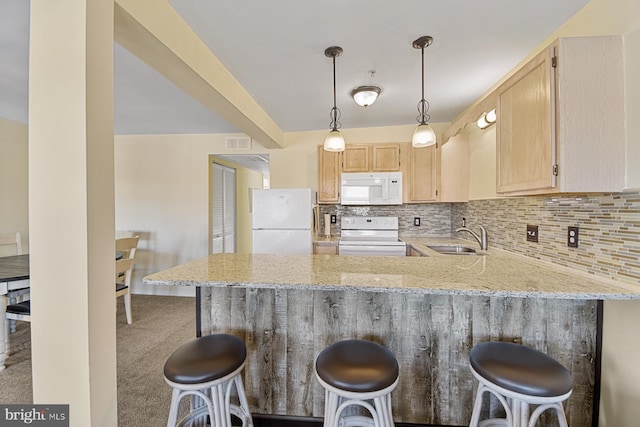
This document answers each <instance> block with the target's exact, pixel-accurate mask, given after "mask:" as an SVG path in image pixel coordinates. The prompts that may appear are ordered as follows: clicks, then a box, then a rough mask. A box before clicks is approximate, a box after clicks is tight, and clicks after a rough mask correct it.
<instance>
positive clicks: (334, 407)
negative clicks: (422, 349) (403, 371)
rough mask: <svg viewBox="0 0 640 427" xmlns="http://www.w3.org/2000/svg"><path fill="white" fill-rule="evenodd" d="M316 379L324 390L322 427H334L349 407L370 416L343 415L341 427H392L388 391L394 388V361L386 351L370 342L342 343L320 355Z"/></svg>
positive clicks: (396, 371)
mask: <svg viewBox="0 0 640 427" xmlns="http://www.w3.org/2000/svg"><path fill="white" fill-rule="evenodd" d="M315 371H316V378H317V379H318V381H319V382H320V384H321V385H322V387H324V389H325V393H324V396H325V402H324V405H325V408H324V426H325V427H337V426H338V423H339V421H340V420H341V415H342V412H343V411H344V410H345V409H346V408H347V407H350V406H360V407H363V408H365V409H366V410H367V411H368V412H369V413H370V415H371V417H366V416H363V415H346V416H343V417H342V420H343V422H344V424H343V425H346V426H352V425H366V426H375V427H391V426H393V416H392V414H391V391H392V390H393V389H395V388H396V385H398V371H399V370H398V361H397V360H396V358H395V356H394V355H393V353H392V352H391V351H390V350H389V349H387V348H386V347H383V346H381V345H380V344H376V343H374V342H371V341H364V340H345V341H340V342H336V343H334V344H331V345H330V346H328V347H327V348H325V349H324V350H322V351H321V352H320V354H319V355H318V357H317V358H316V363H315Z"/></svg>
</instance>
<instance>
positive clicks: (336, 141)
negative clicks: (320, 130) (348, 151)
mask: <svg viewBox="0 0 640 427" xmlns="http://www.w3.org/2000/svg"><path fill="white" fill-rule="evenodd" d="M324 150H325V151H344V137H343V136H342V133H340V131H339V130H337V129H335V130H332V131H331V132H329V134H328V135H327V136H326V137H325V138H324Z"/></svg>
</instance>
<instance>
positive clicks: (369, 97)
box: [351, 86, 380, 108]
mask: <svg viewBox="0 0 640 427" xmlns="http://www.w3.org/2000/svg"><path fill="white" fill-rule="evenodd" d="M379 94H380V88H379V87H377V86H360V87H359V88H357V89H354V90H353V91H352V92H351V96H353V100H354V101H355V102H356V104H358V105H360V106H361V107H365V108H367V107H368V106H369V105H371V104H373V103H374V102H376V99H378V95H379Z"/></svg>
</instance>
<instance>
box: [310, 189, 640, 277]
mask: <svg viewBox="0 0 640 427" xmlns="http://www.w3.org/2000/svg"><path fill="white" fill-rule="evenodd" d="M320 213H321V216H320V221H321V224H320V225H321V227H320V229H322V226H323V225H324V224H323V215H322V214H324V213H329V214H335V215H337V220H338V221H337V223H336V224H332V225H331V234H332V235H333V236H338V235H339V234H340V218H341V217H343V216H359V215H361V216H397V217H398V218H399V223H400V235H401V236H412V237H415V236H449V235H451V234H452V233H455V232H454V230H455V229H456V228H457V227H459V226H461V225H462V218H465V219H466V224H467V227H469V228H471V229H474V230H477V226H478V225H482V226H484V227H485V228H486V229H487V234H488V236H489V248H491V247H495V248H499V249H503V250H506V251H509V252H514V253H518V254H521V255H525V256H528V257H532V258H537V259H541V260H545V261H549V262H552V263H555V264H559V265H563V266H566V267H571V268H574V269H578V270H581V271H584V272H587V273H590V274H593V275H596V276H600V277H606V278H610V279H614V280H618V281H621V282H625V283H629V284H633V285H640V192H639V191H638V190H633V191H627V192H622V193H613V194H587V195H585V194H581V195H554V196H529V197H513V198H503V199H491V200H473V201H470V202H467V203H433V204H406V205H401V206H367V207H354V206H341V205H321V206H320ZM415 217H419V218H420V222H421V225H420V226H419V227H416V226H414V225H413V219H414V218H415ZM527 224H530V225H537V226H538V243H533V242H528V241H527V239H526V235H527ZM569 226H572V227H579V244H578V247H577V248H572V247H568V246H567V234H568V227H569ZM459 237H462V238H469V239H471V238H472V237H471V236H469V235H468V234H467V233H462V234H460V235H459ZM474 242H475V241H474Z"/></svg>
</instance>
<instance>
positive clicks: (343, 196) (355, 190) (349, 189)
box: [340, 172, 402, 205]
mask: <svg viewBox="0 0 640 427" xmlns="http://www.w3.org/2000/svg"><path fill="white" fill-rule="evenodd" d="M340 181H341V183H342V184H341V186H340V204H342V205H401V204H402V172H353V173H343V174H342V175H341V177H340Z"/></svg>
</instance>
